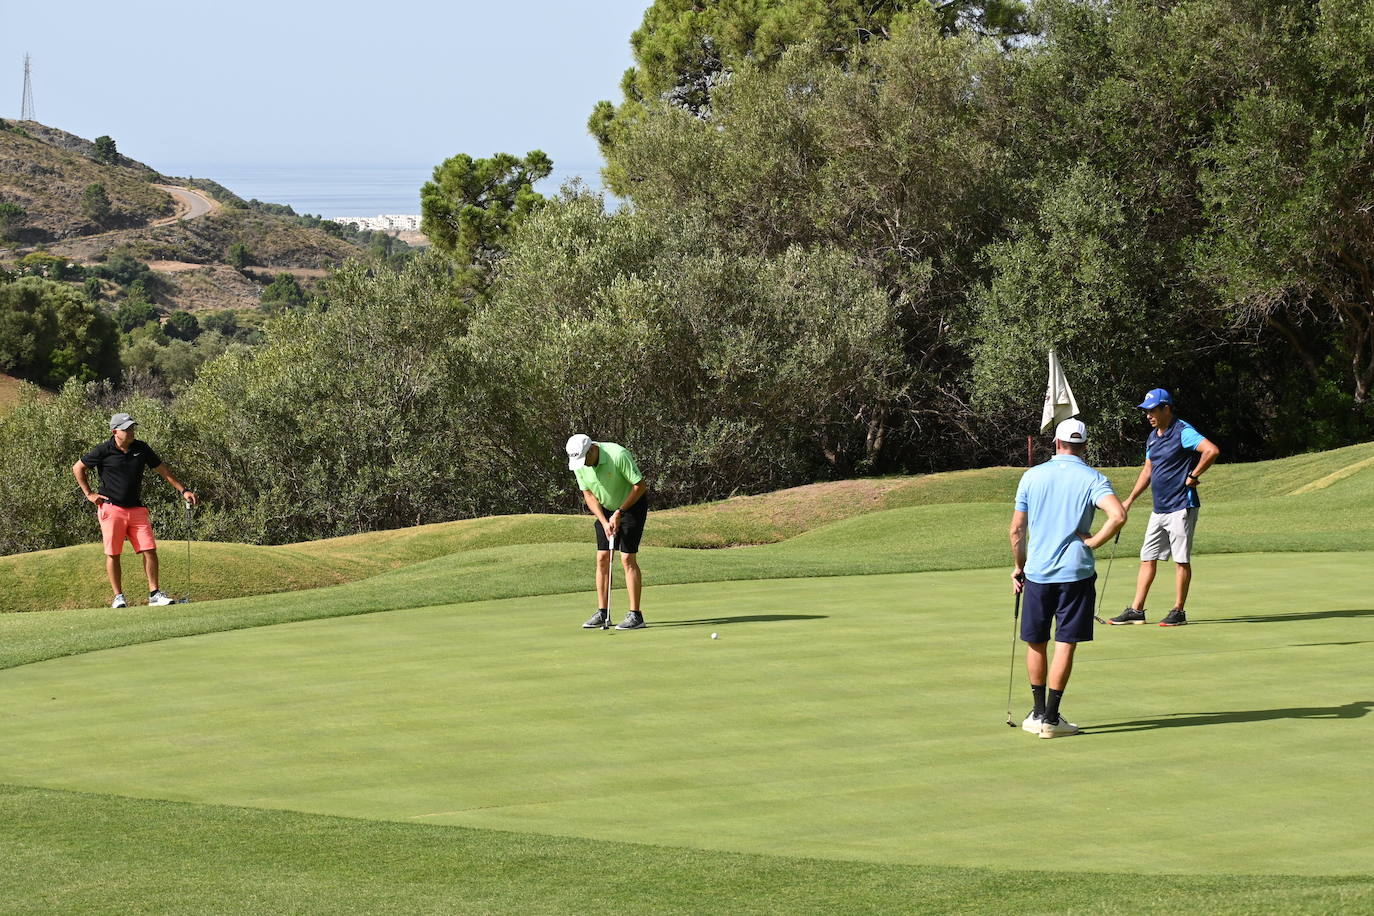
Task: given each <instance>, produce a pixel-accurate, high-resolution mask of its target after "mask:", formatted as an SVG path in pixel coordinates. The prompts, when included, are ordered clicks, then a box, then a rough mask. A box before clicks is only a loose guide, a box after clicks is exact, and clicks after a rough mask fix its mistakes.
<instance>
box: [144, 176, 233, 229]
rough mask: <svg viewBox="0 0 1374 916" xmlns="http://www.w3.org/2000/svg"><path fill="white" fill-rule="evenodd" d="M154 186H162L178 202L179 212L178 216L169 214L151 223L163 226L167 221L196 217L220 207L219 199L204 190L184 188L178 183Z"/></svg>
mask: <svg viewBox="0 0 1374 916" xmlns="http://www.w3.org/2000/svg"><path fill="white" fill-rule="evenodd" d="M154 187H157V188H161V189H162V190H164V191H166V192H167V193H168V194H170V195H172V197H173V198H174V199H175V200H176V202H177V207H178V208H179V209H178V212H177V215H176V216H169V217H166V218H165V219H160V220H155V221H154V222H152V223H151V224H150V225H153V226H161V225H163V224H165V223H172V222H176V221H177V220H186V219H196V218H197V217H201V216H204V215H205V214H207V213H213V212H214V211H215V210H218V209H219V207H220V204H219V201H217V200H215V199H214V198H213V197H210V196H209V195H208V194H205V193H204V192H202V191H196V190H193V189H191V188H182V187H178V186H176V185H170V184H159V185H154Z"/></svg>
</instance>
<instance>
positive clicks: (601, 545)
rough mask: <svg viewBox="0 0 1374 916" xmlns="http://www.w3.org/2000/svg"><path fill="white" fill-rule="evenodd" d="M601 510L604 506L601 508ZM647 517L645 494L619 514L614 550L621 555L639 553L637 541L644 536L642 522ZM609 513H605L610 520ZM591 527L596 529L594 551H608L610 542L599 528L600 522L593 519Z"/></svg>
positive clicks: (646, 494) (647, 498) (647, 506)
mask: <svg viewBox="0 0 1374 916" xmlns="http://www.w3.org/2000/svg"><path fill="white" fill-rule="evenodd" d="M601 508H602V509H603V510H604V509H605V508H606V507H605V506H602V507H601ZM648 515H649V494H648V493H645V494H644V495H643V496H641V497H640V498H639V501H638V502H636V503H635V504H634V505H633V506H631V507H630V508H629V509H626V510H625V511H624V512H622V513H620V527H619V528H618V529H617V530H616V533H615V549H616V550H619V551H620V552H621V553H639V539H640V538H641V537H643V536H644V520H645V519H646V518H647V517H648ZM610 517H611V513H609V512H607V513H606V518H608V519H609V518H610ZM592 525H593V526H595V528H596V549H597V550H610V549H611V542H610V541H608V540H606V531H605V530H604V529H603V528H602V527H601V522H599V521H596V520H595V519H593V521H592Z"/></svg>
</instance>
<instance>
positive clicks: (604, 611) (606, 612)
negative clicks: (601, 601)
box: [597, 607, 611, 617]
mask: <svg viewBox="0 0 1374 916" xmlns="http://www.w3.org/2000/svg"><path fill="white" fill-rule="evenodd" d="M610 612H611V609H610V608H604V607H603V608H601V609H600V610H598V611H597V613H598V614H601V615H602V616H603V617H604V616H605V615H606V614H609V613H610Z"/></svg>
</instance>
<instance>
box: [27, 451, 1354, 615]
mask: <svg viewBox="0 0 1374 916" xmlns="http://www.w3.org/2000/svg"><path fill="white" fill-rule="evenodd" d="M1021 473H1022V471H1021V470H1020V469H1018V468H989V469H984V470H975V471H960V472H956V473H952V474H936V475H926V476H920V477H909V478H883V479H876V480H860V481H846V482H842V483H835V484H816V485H813V486H810V487H798V488H796V489H792V490H784V491H781V492H778V493H770V494H766V495H763V496H749V497H740V498H737V499H731V500H725V501H722V502H716V503H708V504H704V505H700V506H691V507H686V508H682V509H672V510H668V511H663V512H655V513H654V514H653V518H652V522H651V524H650V525H649V527H648V529H647V530H646V532H645V538H644V546H645V548H646V552H645V557H646V559H649V558H653V557H654V554H655V552H656V551H655V550H654V548H661V547H666V548H680V549H696V548H712V547H739V546H745V545H779V546H778V547H773V548H770V549H768V550H759V549H749V550H730V551H726V552H721V551H711V552H710V553H709V557H705V558H703V557H697V558H687V557H675V558H672V559H669V560H668V561H667V563H666V564H664V563H661V562H659V561H658V560H657V559H656V558H655V559H651V560H650V561H651V562H654V563H655V570H654V572H653V581H655V582H688V581H703V580H707V579H719V578H758V577H761V576H766V577H779V576H799V575H844V574H849V573H864V572H918V571H922V570H931V569H960V568H970V567H976V566H993V565H998V564H1001V563H1003V562H1004V561H1005V560H1006V558H1007V551H1006V545H1005V541H1004V539H1003V538H1002V537H1001V533H1000V531H999V530H998V529H999V528H1004V527H1005V524H1006V522H1007V518H1008V516H1009V513H1010V502H1011V494H1012V493H1013V492H1014V491H1015V489H1016V481H1017V480H1018V479H1019V477H1020V475H1021ZM1108 473H1109V476H1110V477H1111V478H1112V481H1113V484H1114V486H1115V487H1116V490H1117V492H1118V493H1119V494H1121V495H1123V496H1124V495H1125V494H1126V493H1128V492H1129V490H1130V487H1131V485H1132V484H1133V483H1134V481H1135V474H1136V469H1132V468H1114V469H1108ZM1146 499H1147V500H1148V495H1147V497H1146ZM1204 507H1205V508H1204V516H1203V521H1202V526H1201V529H1200V536H1199V547H1198V549H1199V552H1200V553H1201V554H1207V553H1234V552H1237V551H1254V550H1306V551H1311V550H1348V549H1358V548H1362V547H1367V546H1368V545H1369V544H1370V543H1374V540H1371V538H1370V537H1369V535H1370V533H1371V531H1374V511H1371V510H1374V443H1365V444H1362V445H1356V446H1350V447H1348V448H1343V449H1337V450H1335V451H1330V452H1322V453H1318V454H1313V455H1301V456H1297V457H1294V458H1287V459H1283V460H1281V461H1268V462H1258V463H1255V464H1245V465H1221V466H1218V467H1216V468H1214V469H1213V470H1211V471H1210V472H1208V474H1207V479H1206V485H1205V490H1204ZM891 510H901V511H900V512H894V511H891ZM874 513H880V514H878V515H875V514H874ZM1333 517H1342V518H1345V519H1347V521H1346V523H1345V524H1343V525H1342V526H1340V527H1337V526H1333V525H1332V524H1330V519H1331V518H1333ZM1147 518H1148V503H1145V504H1141V505H1138V506H1137V511H1136V512H1135V513H1134V514H1133V516H1132V518H1131V521H1130V523H1129V524H1128V526H1127V529H1126V532H1125V533H1124V534H1123V535H1122V546H1121V547H1120V552H1121V553H1122V556H1126V557H1129V556H1132V555H1133V554H1134V551H1135V548H1136V547H1137V546H1138V540H1139V535H1140V533H1141V532H1142V531H1143V530H1144V525H1145V522H1146V519H1147ZM1256 518H1261V519H1263V520H1264V523H1263V524H1261V525H1256V524H1255V523H1254V519H1256ZM838 522H844V523H845V524H843V525H839V526H837V527H831V526H832V525H834V524H835V523H838ZM590 526H591V520H590V517H589V516H585V515H584V516H549V515H529V516H506V517H498V518H483V519H472V520H468V521H461V522H448V523H444V524H438V525H425V526H421V527H418V528H406V529H400V530H396V531H382V532H374V533H371V534H363V535H354V536H351V537H344V538H334V539H330V540H324V541H313V542H309V543H305V544H292V545H286V546H282V547H254V546H251V545H243V544H223V543H196V544H195V546H194V547H193V552H192V556H191V563H192V564H193V565H192V568H191V569H190V573H191V576H192V577H193V578H189V581H188V575H187V572H188V570H187V565H186V552H185V547H184V545H183V543H182V542H179V541H177V540H175V539H174V535H175V532H166V531H164V532H162V535H163V538H164V540H163V543H162V549H161V550H160V551H159V553H160V554H161V559H162V564H163V577H162V578H163V582H164V583H165V585H166V588H167V590H168V591H169V592H177V593H190V594H192V595H193V596H194V597H195V599H196V600H197V601H208V600H214V599H219V598H234V597H241V596H246V595H255V594H265V593H271V592H281V591H295V590H301V589H310V588H322V587H327V586H335V585H340V584H344V583H349V582H355V581H358V580H361V579H366V578H370V577H373V576H377V575H379V574H381V573H384V572H390V571H394V570H399V569H403V568H406V567H409V566H413V565H417V564H422V563H423V564H430V563H432V562H433V561H435V560H437V559H440V558H444V557H451V559H450V560H449V561H448V564H449V565H447V566H445V565H443V564H440V566H439V567H438V568H432V569H430V568H427V569H426V570H417V571H416V572H417V574H424V575H431V576H432V575H452V576H455V577H458V576H463V577H466V576H468V575H470V573H471V571H472V570H474V569H483V568H487V567H490V566H492V565H493V564H495V563H496V562H497V557H498V555H497V554H486V553H483V552H484V551H489V550H499V549H502V548H507V547H518V546H523V545H535V544H543V545H549V549H547V550H542V551H539V552H537V553H527V552H520V551H516V552H515V553H514V554H512V555H511V557H515V558H516V562H515V564H514V565H513V566H510V565H507V566H506V567H505V568H506V569H514V568H516V567H518V568H519V569H520V573H519V575H514V576H511V575H505V574H504V573H503V572H502V571H501V570H498V571H497V573H498V576H499V577H500V579H501V581H500V582H499V583H497V582H495V581H492V582H489V584H488V585H486V586H483V587H482V589H479V590H478V591H476V592H474V591H471V590H469V591H461V590H459V591H454V592H452V593H450V594H449V595H447V596H446V597H445V598H444V599H443V600H452V601H456V600H470V599H471V596H475V595H477V594H480V595H481V596H483V597H507V596H513V595H535V594H547V593H550V592H556V591H570V590H574V589H578V588H583V587H585V581H584V580H585V575H584V573H585V569H584V567H585V566H586V564H587V562H588V556H587V550H586V544H587V541H588V532H589V529H590ZM97 533H98V532H97V530H96V526H95V522H94V520H92V534H93V535H94V534H97ZM808 533H811V534H810V535H808V536H814V538H815V539H816V540H814V541H813V540H806V539H802V540H799V541H798V542H797V543H796V544H794V545H793V546H792V547H791V548H781V547H780V545H781V543H782V542H785V541H791V540H793V539H797V538H799V537H800V536H802V535H804V534H808ZM822 544H825V545H828V546H826V547H824V549H819V550H818V549H816V548H817V547H819V546H820V545H822ZM574 545H576V546H574ZM856 552H857V553H862V554H864V555H865V557H864V558H863V559H861V560H854V561H851V560H849V559H840V557H841V556H843V555H848V554H851V553H856ZM813 554H815V556H813ZM832 554H833V555H834V556H830V555H832ZM511 557H507V558H505V561H503V565H504V564H507V563H509V561H510V559H511ZM124 569H125V573H124V574H125V579H126V584H128V585H129V587H130V593H131V594H136V593H137V590H138V585H139V584H140V583H141V566H140V565H139V561H138V560H137V558H136V557H134V555H133V554H132V553H128V554H127V555H126V556H125V558H124ZM0 576H4V577H6V578H7V579H8V580H9V581H11V582H13V583H14V585H13V586H12V587H11V588H10V589H7V590H5V591H4V592H0V612H4V611H40V610H55V609H62V608H83V607H84V608H90V607H97V606H99V605H101V604H104V603H105V602H106V601H108V598H109V596H108V591H109V588H108V585H107V584H106V583H105V581H104V567H103V560H102V551H101V548H100V545H99V544H98V543H96V544H88V545H83V546H79V547H68V548H63V549H61V550H49V551H40V552H36V553H30V554H20V555H15V556H8V557H0ZM455 588H458V589H461V588H462V586H455ZM464 596H469V597H464ZM133 616H136V614H134V613H132V612H125V613H124V614H123V615H122V619H123V618H130V617H133ZM162 616H164V617H165V616H166V612H162ZM159 619H161V618H159ZM0 626H3V617H0Z"/></svg>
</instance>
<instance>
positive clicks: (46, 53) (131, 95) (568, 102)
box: [0, 0, 650, 174]
mask: <svg viewBox="0 0 1374 916" xmlns="http://www.w3.org/2000/svg"><path fill="white" fill-rule="evenodd" d="M649 3H650V0H598V2H596V3H592V4H582V3H567V2H556V0H501V2H491V0H487V2H470V0H457V2H448V3H443V2H422V0H392V2H377V0H373V2H368V3H361V2H355V0H334V2H328V3H326V2H318V0H307V2H291V0H279V2H274V3H269V2H265V0H235V2H232V3H227V4H201V3H198V2H195V0H192V2H190V3H153V2H147V0H125V2H109V0H102V2H94V0H75V2H67V3H62V4H52V3H36V2H33V0H23V2H16V0H0V117H4V118H17V117H18V116H19V106H20V101H21V94H22V88H23V59H24V54H25V52H27V53H29V54H31V55H32V57H33V72H34V83H33V86H34V102H35V107H36V109H37V113H38V120H39V121H41V122H43V123H45V124H49V125H52V126H54V127H60V128H62V129H63V130H67V131H71V132H72V133H75V134H79V135H81V136H84V137H88V138H89V137H95V136H98V135H100V134H109V135H110V136H112V137H114V138H115V141H116V142H117V143H118V144H119V150H120V152H122V153H125V154H126V155H129V156H132V157H134V158H135V159H139V160H141V161H143V162H146V163H148V164H149V165H152V166H153V167H155V168H158V169H161V170H163V171H166V172H171V173H176V172H178V171H181V172H182V173H183V174H184V173H185V172H186V170H188V169H189V168H190V167H192V166H204V165H206V164H217V163H223V164H240V165H253V164H272V165H277V164H285V165H294V164H318V165H337V164H357V165H407V166H408V165H416V164H426V165H433V164H437V163H438V162H440V161H442V160H443V159H445V158H447V157H448V156H451V155H453V154H455V153H459V152H463V153H470V154H472V155H474V156H488V155H491V154H492V153H494V152H511V153H516V154H523V153H525V152H527V151H528V150H531V149H542V150H544V151H545V152H546V153H548V154H549V155H550V156H551V157H552V158H553V160H554V164H555V167H556V168H557V169H558V171H559V172H575V173H589V172H590V173H594V172H595V170H596V169H597V168H598V167H599V164H600V160H599V156H598V154H597V150H596V144H595V141H593V140H592V139H591V137H589V136H588V135H587V130H586V122H587V116H588V114H590V112H591V109H592V106H593V105H594V104H595V103H596V101H597V100H598V99H612V100H615V101H619V98H620V92H619V83H620V76H621V74H622V73H623V72H624V71H625V69H626V68H627V67H629V66H630V64H631V62H632V57H631V53H630V47H629V38H630V33H631V32H632V31H634V29H635V28H636V27H637V26H638V25H639V23H640V21H641V19H642V18H643V14H644V10H645V9H647V7H648V5H649Z"/></svg>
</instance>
